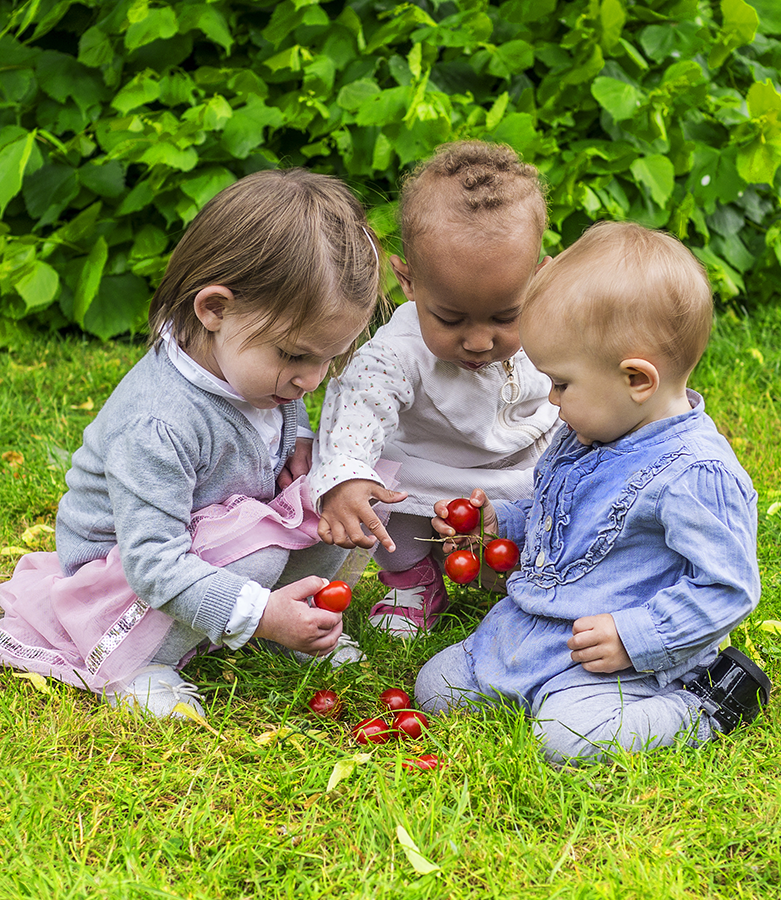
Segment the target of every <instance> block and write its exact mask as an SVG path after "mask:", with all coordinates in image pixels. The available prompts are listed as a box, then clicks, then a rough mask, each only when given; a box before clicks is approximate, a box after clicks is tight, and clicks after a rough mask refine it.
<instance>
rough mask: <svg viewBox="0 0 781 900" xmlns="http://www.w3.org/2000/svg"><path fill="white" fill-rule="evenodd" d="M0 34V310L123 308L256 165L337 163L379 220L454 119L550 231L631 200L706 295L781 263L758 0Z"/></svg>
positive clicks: (317, 11)
mask: <svg viewBox="0 0 781 900" xmlns="http://www.w3.org/2000/svg"><path fill="white" fill-rule="evenodd" d="M0 33H1V34H2V37H0V215H2V216H3V223H2V224H1V225H0V245H1V246H2V261H1V262H0V325H1V323H2V321H5V322H6V323H7V322H8V321H9V320H18V319H23V318H28V319H30V320H32V321H38V322H43V323H44V324H48V325H49V326H52V327H60V326H63V325H65V324H67V323H76V324H77V325H78V326H80V327H81V328H83V329H84V330H86V331H88V332H90V333H93V334H96V335H98V336H100V337H110V336H112V335H115V334H119V333H122V332H125V331H135V330H138V329H141V328H143V323H144V319H145V312H146V307H147V303H148V299H149V296H150V294H151V291H152V289H153V287H154V285H155V284H156V282H157V280H158V279H159V277H160V275H161V273H162V271H163V268H164V265H165V260H166V256H167V254H168V253H169V252H170V250H171V247H172V246H173V244H174V243H175V242H176V240H177V239H178V237H179V236H180V235H181V232H182V230H183V229H184V227H185V226H186V225H187V223H188V222H190V220H191V219H192V217H193V216H194V214H195V212H196V211H197V209H198V208H199V207H200V206H202V204H203V203H204V202H205V201H206V200H208V199H209V198H210V197H211V196H212V195H213V194H214V193H216V192H217V191H218V190H219V189H221V188H222V187H224V186H225V185H227V184H228V183H230V182H231V181H232V180H234V179H235V178H237V177H240V176H242V175H244V174H246V173H248V172H251V171H256V170H258V169H262V168H267V167H273V166H277V165H285V166H287V165H305V166H309V167H311V168H313V169H316V170H319V171H326V172H332V173H334V174H336V175H339V176H341V177H343V178H345V179H346V180H347V181H348V182H349V183H350V184H351V185H352V186H353V188H354V189H355V190H356V191H357V192H358V193H359V194H360V195H361V196H362V197H363V199H364V201H365V202H366V203H367V205H369V206H370V207H371V208H372V221H373V223H374V224H375V226H376V227H377V229H378V231H379V232H380V233H381V234H382V236H383V237H384V238H385V239H386V240H387V241H389V242H393V241H394V240H395V221H394V215H393V198H394V196H395V191H396V186H397V184H398V179H399V176H400V174H401V173H402V172H403V171H404V169H405V168H406V167H409V166H410V165H411V164H412V163H414V161H416V160H417V159H419V158H422V157H425V156H426V155H428V154H429V153H430V152H431V150H432V149H433V148H434V147H435V146H436V145H437V144H439V143H440V142H443V141H448V140H452V139H457V138H462V137H480V138H485V139H489V140H497V141H504V142H507V143H509V144H511V145H512V146H513V147H515V148H516V149H517V150H519V151H520V152H521V153H522V154H523V156H524V157H525V159H527V160H528V161H529V162H533V163H535V164H536V165H537V166H539V168H540V169H541V170H542V172H543V173H544V176H545V179H546V180H547V182H548V185H549V192H550V204H551V229H550V232H549V234H548V235H547V237H546V249H547V250H548V251H549V252H556V251H557V250H558V249H560V248H561V247H562V246H566V245H567V244H569V243H570V242H571V241H572V240H573V239H574V238H575V237H576V236H577V235H578V234H580V232H581V231H582V229H583V228H584V227H585V226H586V225H587V224H588V223H589V222H591V221H594V220H597V219H600V218H631V219H634V220H638V221H641V222H644V223H646V224H648V225H651V226H654V227H664V228H667V229H669V230H671V231H672V232H674V233H675V234H677V235H679V236H680V237H681V238H683V239H685V240H686V241H687V242H688V244H689V245H690V246H691V247H692V248H693V249H694V250H695V252H696V253H697V254H698V255H699V256H700V257H701V259H702V260H703V261H704V262H705V263H706V264H707V265H708V267H709V269H710V272H711V275H712V278H713V281H714V286H715V288H716V290H717V292H718V294H719V296H720V298H721V300H722V301H723V302H729V301H737V302H742V303H745V304H748V305H756V304H761V303H767V302H770V301H771V300H772V298H773V297H774V294H775V291H774V288H775V285H776V284H777V283H778V282H779V278H781V211H780V209H779V193H780V190H781V176H779V167H780V166H781V94H779V78H780V77H781V76H780V75H779V59H781V40H779V38H778V36H779V35H781V11H779V7H778V5H777V2H776V0H751V3H750V4H749V3H747V2H744V0H722V2H721V3H720V4H716V3H710V2H705V0H700V2H698V0H644V2H642V0H638V2H634V0H567V2H563V0H558V2H557V0H507V2H501V3H489V2H487V0H447V2H446V0H429V2H420V3H415V4H413V3H392V2H384V0H357V2H351V3H345V2H341V0H333V2H317V0H178V2H172V3H162V2H157V0H111V2H106V0H80V2H75V0H28V2H25V3H20V2H18V0H0ZM6 327H7V325H6Z"/></svg>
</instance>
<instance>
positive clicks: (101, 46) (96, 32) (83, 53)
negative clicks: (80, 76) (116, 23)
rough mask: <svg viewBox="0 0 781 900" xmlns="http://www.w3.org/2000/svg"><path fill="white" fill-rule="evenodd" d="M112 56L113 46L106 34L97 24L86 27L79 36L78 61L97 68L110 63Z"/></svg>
mask: <svg viewBox="0 0 781 900" xmlns="http://www.w3.org/2000/svg"><path fill="white" fill-rule="evenodd" d="M113 58H114V48H113V47H112V46H111V40H110V39H109V37H108V35H107V34H105V33H104V32H103V31H101V29H100V28H98V27H97V25H94V26H93V27H92V28H88V29H87V30H86V31H85V32H84V34H83V35H82V36H81V37H80V38H79V57H78V59H79V62H80V63H83V64H84V65H85V66H90V67H91V68H94V69H97V68H100V66H104V65H106V64H107V63H110V62H111V60H112V59H113Z"/></svg>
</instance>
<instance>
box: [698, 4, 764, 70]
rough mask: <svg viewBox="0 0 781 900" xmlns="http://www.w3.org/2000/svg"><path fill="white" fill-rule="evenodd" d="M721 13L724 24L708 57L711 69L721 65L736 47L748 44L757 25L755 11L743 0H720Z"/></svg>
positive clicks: (752, 38) (757, 18)
mask: <svg viewBox="0 0 781 900" xmlns="http://www.w3.org/2000/svg"><path fill="white" fill-rule="evenodd" d="M721 14H722V16H723V17H724V25H723V27H722V29H721V31H720V32H719V36H718V40H717V41H716V43H715V44H714V46H713V49H712V50H711V52H710V56H709V57H708V65H709V66H710V67H711V68H712V69H717V68H718V67H719V66H720V65H722V63H724V62H725V60H726V59H727V57H728V56H730V54H731V53H733V51H735V50H737V49H738V47H743V46H745V45H746V44H750V43H751V42H752V41H753V40H754V35H755V34H756V33H757V26H758V25H759V16H758V15H757V11H756V10H755V9H754V7H753V6H750V5H749V4H748V3H745V2H744V0H721Z"/></svg>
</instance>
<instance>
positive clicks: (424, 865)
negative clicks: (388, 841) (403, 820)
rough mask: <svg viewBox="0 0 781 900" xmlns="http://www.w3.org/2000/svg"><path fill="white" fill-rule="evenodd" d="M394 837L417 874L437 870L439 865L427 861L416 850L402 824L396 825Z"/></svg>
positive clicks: (427, 873) (425, 873)
mask: <svg viewBox="0 0 781 900" xmlns="http://www.w3.org/2000/svg"><path fill="white" fill-rule="evenodd" d="M396 837H397V838H398V839H399V843H400V844H401V849H402V850H403V851H404V852H405V853H406V854H407V859H408V860H409V861H410V863H411V864H412V868H413V869H414V870H415V871H416V872H417V873H418V875H429V874H430V873H431V872H438V871H439V870H440V866H438V865H436V864H435V863H433V862H429V861H428V860H427V859H426V857H425V856H423V855H422V853H421V852H420V850H418V847H417V845H416V844H415V841H413V840H412V838H411V837H410V836H409V833H408V832H407V830H406V829H405V828H404V826H403V825H397V826H396Z"/></svg>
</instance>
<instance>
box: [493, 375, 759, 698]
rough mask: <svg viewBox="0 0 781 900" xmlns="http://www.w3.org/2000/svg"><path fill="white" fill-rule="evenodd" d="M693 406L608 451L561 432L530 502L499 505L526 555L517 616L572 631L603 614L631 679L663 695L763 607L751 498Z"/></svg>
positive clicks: (701, 409) (516, 595)
mask: <svg viewBox="0 0 781 900" xmlns="http://www.w3.org/2000/svg"><path fill="white" fill-rule="evenodd" d="M689 400H690V402H691V403H692V407H693V408H692V410H691V412H689V413H684V414H682V415H680V416H675V417H673V418H668V419H664V420H662V421H659V422H653V423H651V424H650V425H647V426H645V427H643V428H641V429H639V430H638V431H636V432H634V433H632V434H629V435H626V436H625V437H622V438H620V439H618V440H617V441H613V442H612V443H609V444H599V443H596V444H594V445H592V446H590V447H589V446H584V445H583V444H580V443H579V442H578V441H577V439H576V437H575V435H574V433H572V432H571V431H570V430H569V429H568V428H566V427H563V428H562V429H561V430H560V431H559V432H558V433H557V435H556V437H555V438H554V440H553V443H552V445H551V446H550V447H549V448H548V450H547V451H546V453H545V454H544V456H543V457H542V458H541V459H540V461H539V463H538V464H537V468H536V471H535V490H534V497H533V499H532V500H527V501H522V502H520V503H515V504H510V503H502V502H499V503H497V504H496V510H497V514H498V516H499V521H500V531H501V533H502V534H504V535H505V536H506V537H509V538H511V539H512V540H514V541H515V542H516V543H518V545H519V546H520V547H521V548H522V551H521V560H520V569H519V571H517V572H516V573H514V574H513V575H512V576H511V577H510V578H509V579H508V585H507V587H508V595H509V597H511V598H512V600H513V601H514V603H515V604H516V606H517V607H518V608H519V609H520V610H523V611H524V612H525V613H527V614H529V615H531V616H537V617H545V618H547V619H560V620H567V621H569V622H572V621H574V620H575V619H577V618H580V617H581V616H590V615H596V614H598V613H611V614H612V616H613V618H614V620H615V623H616V627H617V629H618V633H619V635H620V637H621V640H622V642H623V644H624V647H625V648H626V651H627V653H628V654H629V657H630V659H631V660H632V664H633V666H634V669H635V670H636V671H637V672H649V673H650V672H653V673H656V675H657V677H658V678H659V681H660V683H661V684H666V683H667V682H669V681H670V680H672V679H673V678H679V677H680V676H681V675H683V674H685V673H686V672H689V671H690V670H691V669H692V668H694V667H695V666H697V665H699V664H700V663H701V662H703V660H705V661H708V658H709V657H712V656H713V654H714V652H715V648H716V647H717V646H718V644H719V642H720V641H721V640H722V638H723V637H724V636H725V635H726V634H728V633H729V631H730V630H731V629H732V628H734V627H735V626H736V625H737V624H738V623H739V622H741V621H742V620H743V619H744V618H745V617H746V616H747V615H748V614H749V613H750V612H751V611H752V610H753V609H754V608H755V607H756V605H757V603H758V602H759V594H760V582H759V568H758V565H757V553H756V529H757V502H756V501H757V495H756V492H755V491H754V489H753V486H752V484H751V480H750V478H749V476H748V475H747V473H746V472H745V471H744V469H743V468H742V467H741V465H740V463H739V462H738V461H737V459H736V457H735V454H734V453H733V452H732V449H731V448H730V446H729V444H728V443H727V441H726V440H725V439H724V438H723V437H722V436H721V435H720V434H719V433H718V432H717V430H716V427H715V425H714V424H713V421H712V420H711V418H710V417H709V416H708V415H706V413H705V404H704V402H703V400H702V397H700V396H699V395H698V394H696V393H695V392H694V391H689ZM486 646H487V645H485V644H484V645H483V647H484V648H486Z"/></svg>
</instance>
